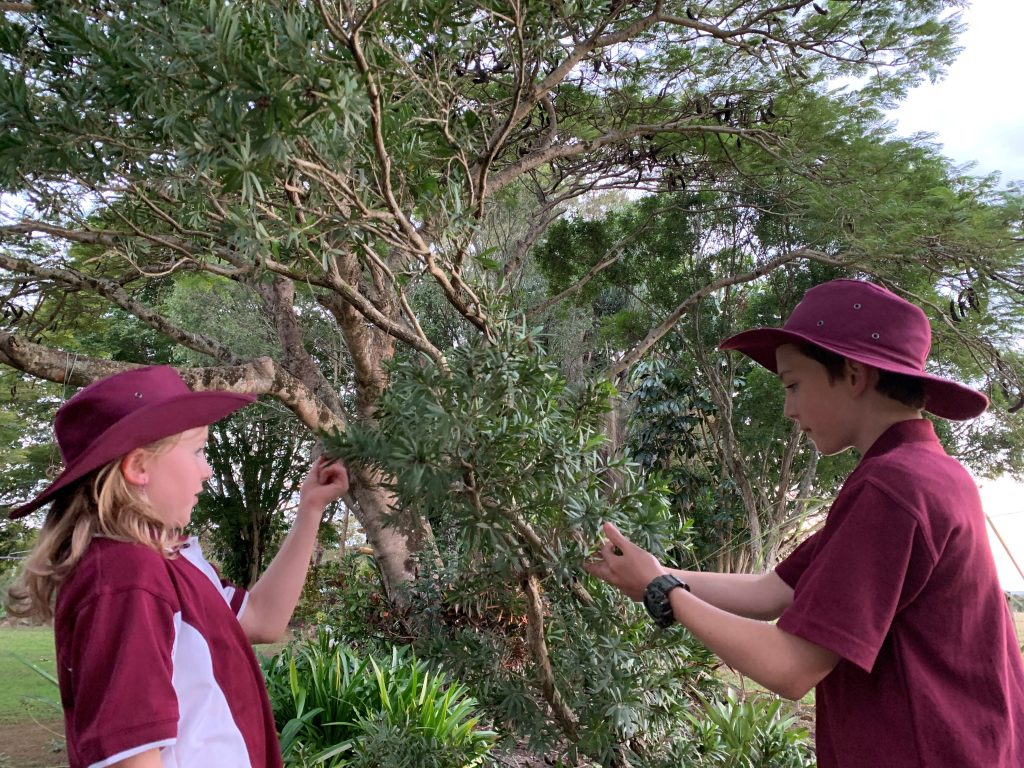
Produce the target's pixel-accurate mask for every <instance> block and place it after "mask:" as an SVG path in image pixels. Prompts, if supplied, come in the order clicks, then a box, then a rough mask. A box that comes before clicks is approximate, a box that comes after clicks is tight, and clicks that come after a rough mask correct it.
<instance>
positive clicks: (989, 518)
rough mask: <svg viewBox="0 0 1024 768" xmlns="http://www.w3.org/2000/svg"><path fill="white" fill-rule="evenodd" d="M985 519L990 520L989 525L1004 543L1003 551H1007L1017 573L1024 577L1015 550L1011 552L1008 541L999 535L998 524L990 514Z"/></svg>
mask: <svg viewBox="0 0 1024 768" xmlns="http://www.w3.org/2000/svg"><path fill="white" fill-rule="evenodd" d="M985 519H986V520H988V524H989V527H990V528H991V529H992V533H994V534H995V535H996V538H997V539H999V543H1000V544H1002V545H1003V551H1005V552H1006V555H1007V557H1009V558H1010V562H1011V563H1013V567H1014V568H1016V569H1017V573H1019V574H1020V577H1021V578H1022V579H1024V571H1022V570H1021V569H1020V566H1019V565H1017V561H1016V560H1015V559H1014V557H1013V552H1011V551H1010V548H1009V547H1008V546H1006V542H1005V541H1003V537H1002V536H1000V535H999V531H998V529H997V528H996V524H995V523H993V522H992V518H991V517H989V516H988V515H985Z"/></svg>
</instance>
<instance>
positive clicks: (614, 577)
mask: <svg viewBox="0 0 1024 768" xmlns="http://www.w3.org/2000/svg"><path fill="white" fill-rule="evenodd" d="M604 535H605V536H606V537H607V538H608V540H607V541H606V542H605V543H604V544H603V545H602V546H601V548H600V549H598V550H597V553H596V554H595V555H594V556H593V557H592V558H590V560H589V561H588V562H586V563H584V564H583V567H584V568H586V570H587V572H588V573H590V574H591V575H593V576H597V578H599V579H601V580H602V581H607V582H608V583H609V584H611V585H612V586H613V587H615V588H616V589H618V590H619V591H621V592H622V593H623V594H625V595H626V596H627V597H629V598H631V599H633V600H638V601H639V600H642V599H643V597H644V590H645V589H646V588H647V585H648V584H650V583H651V580H652V579H654V578H656V577H658V576H661V575H662V574H664V573H668V570H666V569H665V568H663V567H662V565H661V563H659V562H658V560H657V558H656V557H655V556H654V555H652V554H651V553H650V552H647V551H646V550H643V549H641V548H640V547H638V546H637V545H636V544H634V543H633V542H631V541H630V540H629V539H627V538H626V537H625V536H623V535H622V534H621V533H619V529H618V528H616V527H615V526H614V525H612V524H611V523H605V524H604Z"/></svg>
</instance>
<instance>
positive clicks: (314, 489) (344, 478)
mask: <svg viewBox="0 0 1024 768" xmlns="http://www.w3.org/2000/svg"><path fill="white" fill-rule="evenodd" d="M346 491H348V470H346V469H345V465H344V464H342V463H341V462H340V461H332V460H330V459H327V458H325V457H323V456H321V457H320V458H319V459H317V460H316V461H314V462H313V466H312V467H311V468H310V470H309V474H307V475H306V479H305V480H303V481H302V486H301V487H300V488H299V509H300V510H302V509H306V508H309V509H313V510H316V511H317V512H318V513H321V512H323V511H324V509H325V508H326V507H327V505H328V504H330V503H331V502H332V501H337V500H338V499H340V498H341V496H342V494H344V493H345V492H346Z"/></svg>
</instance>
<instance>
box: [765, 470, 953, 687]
mask: <svg viewBox="0 0 1024 768" xmlns="http://www.w3.org/2000/svg"><path fill="white" fill-rule="evenodd" d="M850 491H851V492H850V493H849V494H848V495H847V497H846V499H844V504H843V507H842V509H840V510H833V512H835V511H838V512H839V514H838V515H835V516H834V517H833V514H832V513H830V519H829V520H828V521H827V522H826V525H825V528H824V529H822V531H820V532H819V534H818V537H819V538H818V541H817V542H816V544H815V549H814V552H813V560H812V561H811V562H809V563H806V564H803V565H804V568H803V571H802V573H801V574H800V575H799V577H798V580H797V581H796V584H795V586H794V598H793V603H792V605H790V607H789V608H787V609H786V611H785V612H784V613H783V614H782V616H781V617H780V618H779V621H778V626H779V628H780V629H782V630H784V631H786V632H789V633H790V634H793V635H796V636H798V637H801V638H803V639H805V640H808V641H810V642H812V643H815V644H817V645H820V646H822V647H824V648H827V649H829V650H830V651H833V652H834V653H836V654H838V655H839V656H841V657H843V658H845V659H847V660H849V661H851V662H853V663H854V664H856V665H857V666H858V667H860V668H861V669H863V670H864V671H865V672H870V671H871V669H872V667H873V666H874V663H875V659H876V658H877V656H878V652H879V650H880V649H881V647H882V644H883V643H884V642H885V638H886V636H887V635H888V633H889V629H890V627H891V626H892V622H893V618H894V617H895V615H896V612H897V610H899V608H900V606H901V603H902V601H903V598H904V595H905V594H907V593H908V592H913V591H915V590H916V589H918V588H919V586H920V585H919V584H917V583H916V582H917V581H919V580H920V579H921V578H922V577H923V576H924V574H922V573H921V572H920V567H915V569H914V575H913V576H911V575H910V570H911V568H910V566H911V563H912V562H917V563H920V562H921V561H922V560H924V561H927V562H928V563H929V564H930V565H929V567H933V565H934V560H933V558H931V557H930V556H929V555H928V553H927V552H926V551H925V550H926V547H925V545H924V542H923V538H922V536H921V532H920V526H919V524H918V522H917V520H916V518H915V517H914V516H913V515H912V514H911V513H910V512H909V511H907V510H906V509H904V508H903V507H902V506H901V505H899V503H898V502H896V501H895V500H893V499H892V498H891V497H890V496H889V495H887V494H886V493H885V492H884V491H882V490H881V489H879V488H878V487H877V486H875V485H874V484H872V483H870V482H866V483H863V484H861V485H860V486H859V487H858V488H856V489H850ZM796 554H798V552H794V555H796ZM801 557H802V556H801ZM783 570H784V571H785V569H783ZM780 575H781V574H780ZM789 575H790V576H792V574H789ZM782 578H783V580H784V581H785V580H786V577H785V575H782Z"/></svg>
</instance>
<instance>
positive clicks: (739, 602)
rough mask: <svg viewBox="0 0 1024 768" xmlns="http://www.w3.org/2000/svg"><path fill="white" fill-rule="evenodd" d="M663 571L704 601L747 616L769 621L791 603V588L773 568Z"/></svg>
mask: <svg viewBox="0 0 1024 768" xmlns="http://www.w3.org/2000/svg"><path fill="white" fill-rule="evenodd" d="M666 570H667V571H668V572H669V573H671V574H673V575H675V576H678V577H679V578H680V579H682V580H683V581H685V582H686V583H687V584H688V585H689V587H690V589H691V590H692V592H693V594H695V595H696V596H697V597H699V598H700V599H701V600H703V601H704V602H705V603H711V605H713V606H715V607H716V608H721V609H722V610H723V611H728V612H729V613H734V614H736V615H737V616H745V617H746V618H748V619H758V620H759V621H773V620H774V619H777V618H779V616H781V615H782V612H783V611H785V610H786V609H787V608H788V607H789V606H790V605H791V604H792V602H793V589H792V587H790V586H789V585H788V584H787V583H786V582H784V581H783V580H782V579H781V578H779V576H778V574H777V573H775V571H769V572H768V573H759V574H754V573H706V572H704V571H679V570H674V569H672V568H668V569H666Z"/></svg>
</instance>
